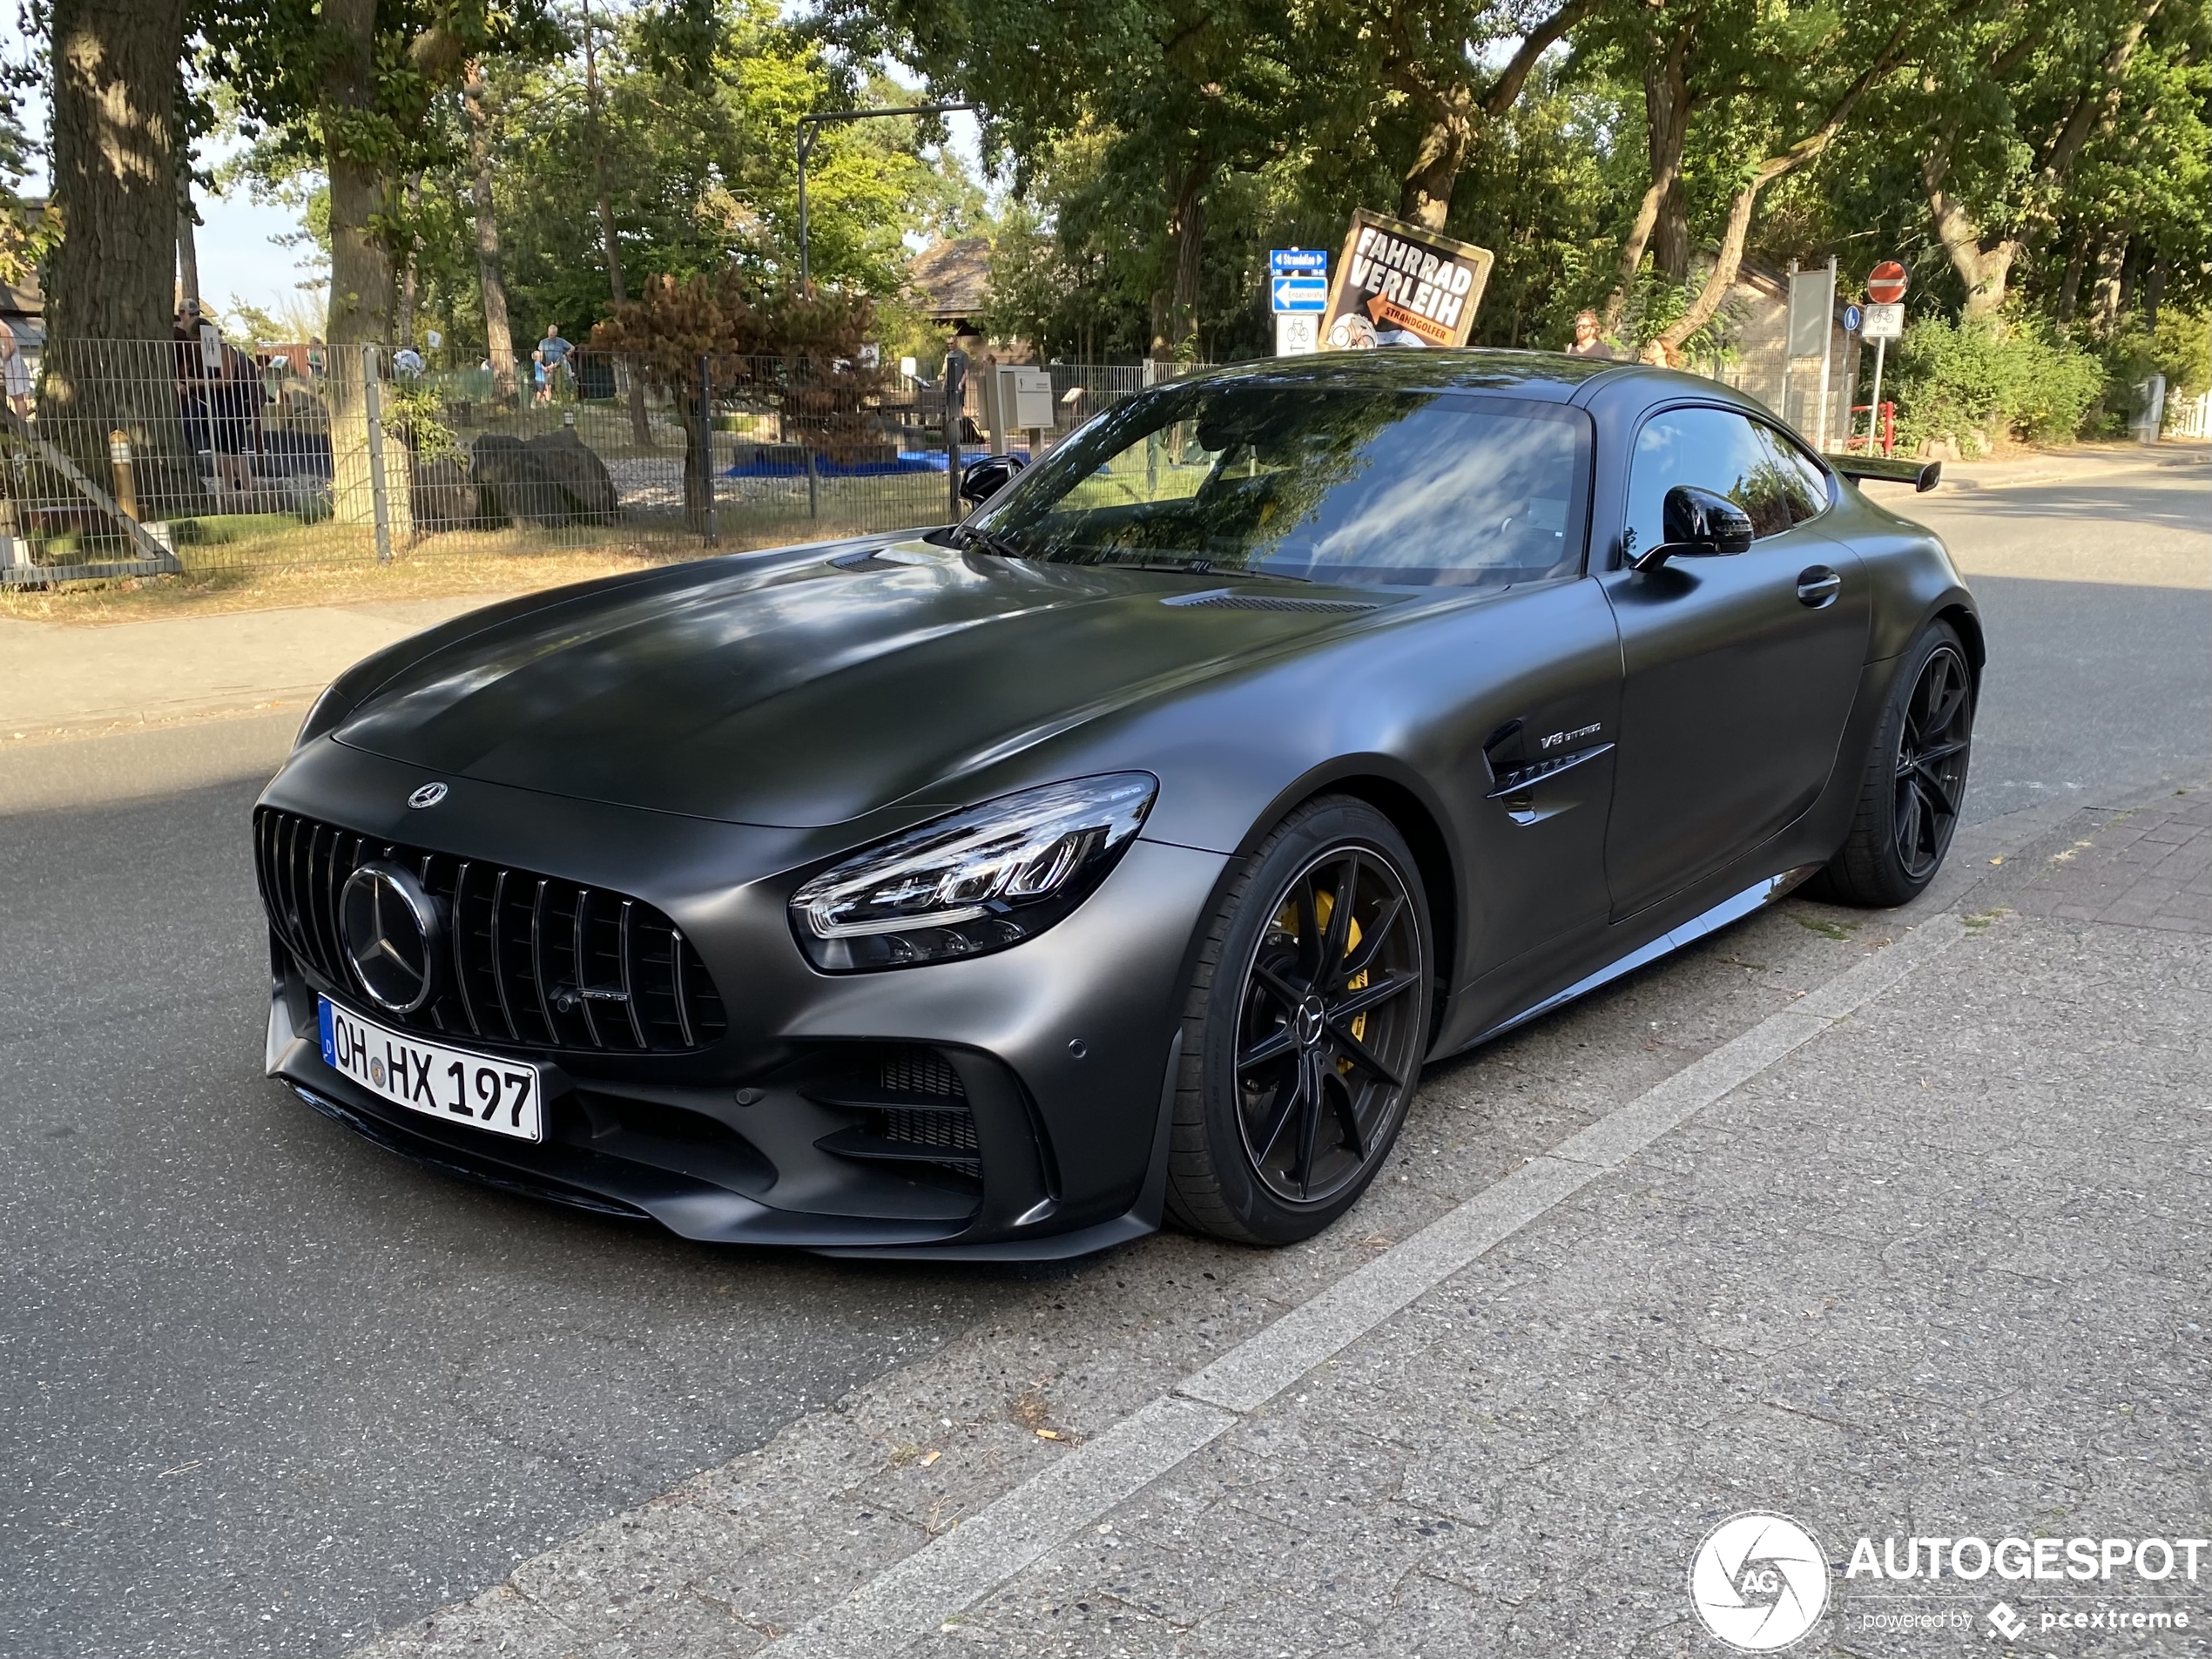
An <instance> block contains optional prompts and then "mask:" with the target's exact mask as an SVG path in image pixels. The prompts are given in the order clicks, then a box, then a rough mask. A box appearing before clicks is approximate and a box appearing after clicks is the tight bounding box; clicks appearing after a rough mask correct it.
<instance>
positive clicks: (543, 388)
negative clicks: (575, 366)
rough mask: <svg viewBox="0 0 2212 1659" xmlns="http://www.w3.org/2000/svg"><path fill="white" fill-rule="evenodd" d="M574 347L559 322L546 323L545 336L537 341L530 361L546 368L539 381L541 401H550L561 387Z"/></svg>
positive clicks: (539, 399) (538, 399) (538, 396)
mask: <svg viewBox="0 0 2212 1659" xmlns="http://www.w3.org/2000/svg"><path fill="white" fill-rule="evenodd" d="M574 349H575V347H574V345H573V344H572V343H571V342H570V341H567V340H564V339H563V338H562V336H561V325H560V324H559V323H557V322H549V323H547V324H546V325H545V338H544V339H543V340H541V341H538V342H537V349H536V351H534V352H532V353H531V354H530V361H532V362H534V363H536V364H538V365H539V366H540V367H542V368H543V370H544V373H543V374H541V375H540V376H539V377H538V382H537V401H539V402H541V403H548V402H550V401H552V398H553V394H554V393H555V392H556V391H557V390H559V389H560V381H561V371H562V369H563V368H565V367H566V366H567V363H568V361H569V353H570V351H572V350H574Z"/></svg>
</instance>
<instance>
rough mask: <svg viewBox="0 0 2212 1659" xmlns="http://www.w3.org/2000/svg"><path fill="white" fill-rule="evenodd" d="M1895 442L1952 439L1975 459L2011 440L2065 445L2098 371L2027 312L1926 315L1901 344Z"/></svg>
mask: <svg viewBox="0 0 2212 1659" xmlns="http://www.w3.org/2000/svg"><path fill="white" fill-rule="evenodd" d="M1896 372H1897V379H1896V381H1895V382H1894V384H1895V386H1896V388H1897V405H1898V422H1897V423H1898V436H1899V437H1900V438H1901V439H1902V440H1903V441H1904V442H1905V446H1906V452H1907V453H1908V454H1910V453H1912V452H1913V451H1916V450H1917V449H1919V446H1920V445H1921V444H1922V443H1924V442H1932V441H1933V442H1941V441H1944V440H1949V441H1950V442H1955V443H1956V444H1958V446H1959V449H1960V450H1961V451H1962V452H1963V453H1965V454H1967V455H1979V454H1981V453H1982V452H1983V451H1985V450H1986V449H1990V448H1994V447H1995V446H1996V445H1997V444H1999V443H2000V442H2005V441H2006V440H2007V439H2011V440H2013V441H2015V442H2030V443H2033V442H2065V441H2067V440H2068V439H2071V438H2074V437H2078V436H2080V432H2081V427H2082V423H2083V422H2084V421H2086V420H2087V418H2088V417H2089V415H2090V412H2091V411H2092V410H2093V409H2094V408H2095V407H2096V405H2097V401H2098V399H2099V397H2100V396H2101V394H2102V393H2103V391H2104V386H2105V368H2104V365H2103V364H2101V363H2100V362H2099V361H2097V359H2096V358H2095V357H2094V355H2092V354H2090V353H2088V352H2086V351H2082V350H2080V348H2079V347H2074V346H2073V345H2070V344H2068V343H2067V341H2063V340H2060V339H2059V338H2057V337H2056V336H2055V335H2054V334H2053V333H2052V332H2051V328H2050V325H2049V324H2047V322H2045V321H2044V320H2042V319H2041V318H2040V317H2038V316H2035V315H2033V314H2009V315H2006V316H2005V317H2002V318H2000V319H1998V320H1995V321H1988V322H1958V323H1952V322H1949V321H1946V320H1944V319H1943V318H1940V317H1930V318H1926V319H1925V320H1922V321H1919V322H1917V323H1914V324H1913V325H1912V327H1910V328H1908V329H1906V330H1905V338H1904V339H1903V340H1902V341H1898V350H1897V357H1896Z"/></svg>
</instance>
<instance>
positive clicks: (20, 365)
mask: <svg viewBox="0 0 2212 1659" xmlns="http://www.w3.org/2000/svg"><path fill="white" fill-rule="evenodd" d="M0 391H4V393H5V395H6V396H7V399H8V407H9V408H11V409H13V410H14V411H15V412H16V413H17V415H19V416H21V417H22V418H23V419H24V420H26V421H28V420H29V419H30V361H29V360H27V359H26V358H25V357H24V354H23V348H22V347H20V346H18V345H17V343H16V331H15V330H14V329H12V328H10V327H8V325H7V324H6V323H4V322H0Z"/></svg>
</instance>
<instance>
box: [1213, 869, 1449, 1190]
mask: <svg viewBox="0 0 2212 1659" xmlns="http://www.w3.org/2000/svg"><path fill="white" fill-rule="evenodd" d="M1423 983H1424V975H1423V974H1422V972H1421V956H1420V934H1419V933H1418V932H1417V931H1416V930H1415V928H1414V926H1413V898H1412V895H1411V894H1408V893H1407V892H1406V884H1405V882H1404V881H1403V880H1401V879H1399V875H1398V873H1397V872H1396V871H1394V870H1393V869H1392V868H1391V867H1389V866H1388V865H1387V864H1386V863H1384V862H1383V861H1382V860H1379V859H1378V858H1376V857H1374V856H1373V855H1372V853H1366V852H1365V851H1364V850H1363V849H1361V848H1359V847H1358V846H1347V847H1341V848H1338V849H1335V850H1333V851H1332V852H1330V853H1325V854H1324V855H1323V856H1322V857H1320V858H1318V859H1316V860H1314V861H1313V862H1312V863H1311V864H1309V865H1307V866H1306V867H1305V869H1303V870H1301V871H1300V872H1299V873H1298V875H1297V876H1296V877H1295V878H1293V880H1291V884H1290V887H1289V890H1288V891H1287V892H1286V893H1285V894H1284V895H1283V898H1282V900H1281V902H1280V903H1279V904H1278V907H1277V909H1276V913H1275V915H1274V917H1273V919H1272V921H1271V923H1270V924H1269V927H1268V928H1267V931H1266V932H1265V934H1263V935H1262V937H1261V939H1260V942H1259V948H1258V952H1257V953H1256V954H1254V957H1253V960H1252V963H1251V968H1250V969H1249V970H1248V971H1247V973H1246V975H1245V981H1244V1000H1243V1006H1242V1007H1241V1008H1240V1009H1239V1010H1238V1017H1237V1092H1238V1122H1239V1123H1240V1125H1241V1127H1242V1129H1243V1131H1244V1154H1245V1156H1246V1157H1248V1158H1250V1159H1251V1167H1252V1170H1253V1171H1254V1173H1256V1174H1257V1175H1258V1177H1259V1178H1260V1180H1261V1181H1262V1182H1264V1184H1266V1186H1267V1189H1268V1190H1269V1191H1271V1192H1272V1193H1274V1194H1275V1195H1276V1197H1278V1198H1282V1199H1284V1200H1285V1201H1287V1202H1289V1203H1291V1204H1321V1203H1326V1202H1327V1201H1328V1200H1329V1199H1331V1198H1333V1197H1336V1196H1337V1195H1338V1194H1339V1192H1341V1191H1343V1190H1344V1189H1345V1186H1347V1185H1348V1184H1350V1183H1351V1182H1352V1180H1354V1179H1355V1178H1356V1177H1359V1175H1360V1173H1361V1172H1362V1171H1363V1170H1365V1168H1366V1163H1367V1161H1368V1158H1369V1157H1370V1155H1371V1154H1372V1151H1373V1150H1375V1148H1376V1146H1377V1144H1378V1143H1379V1140H1380V1138H1381V1134H1382V1130H1384V1128H1385V1127H1386V1125H1387V1124H1389V1123H1391V1121H1392V1120H1393V1117H1394V1116H1395V1114H1396V1109H1397V1103H1398V1097H1399V1095H1400V1094H1401V1093H1402V1092H1403V1090H1404V1089H1405V1086H1406V1078H1407V1077H1408V1076H1410V1075H1411V1073H1412V1071H1413V1066H1414V1063H1415V1062H1418V1061H1419V1059H1420V1039H1421V1035H1422V1031H1423V1028H1424V1027H1425V1021H1424V1019H1423V1017H1422V1016H1423V1015H1424V1014H1425V1012H1426V1010H1424V1009H1423V1008H1421V1007H1420V1000H1419V999H1420V989H1421V987H1422V984H1423Z"/></svg>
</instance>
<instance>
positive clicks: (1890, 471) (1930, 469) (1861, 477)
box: [1828, 455, 1943, 496]
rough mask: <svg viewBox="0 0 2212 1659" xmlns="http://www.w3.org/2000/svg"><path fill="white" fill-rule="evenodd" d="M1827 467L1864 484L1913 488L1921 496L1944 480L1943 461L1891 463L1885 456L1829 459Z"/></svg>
mask: <svg viewBox="0 0 2212 1659" xmlns="http://www.w3.org/2000/svg"><path fill="white" fill-rule="evenodd" d="M1828 464H1829V465H1830V466H1831V467H1833V468H1834V469H1836V470H1837V471H1838V472H1840V473H1841V474H1843V475H1844V477H1846V478H1851V479H1856V480H1857V481H1858V482H1861V483H1868V482H1872V483H1880V484H1910V485H1912V488H1913V489H1915V490H1916V491H1918V492H1919V494H1921V495H1924V496H1925V494H1927V492H1928V491H1929V490H1931V489H1934V488H1935V487H1936V480H1937V479H1939V478H1940V477H1942V476H1943V462H1940V461H1892V460H1890V459H1888V458H1887V457H1886V456H1883V455H1830V456H1829V457H1828Z"/></svg>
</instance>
